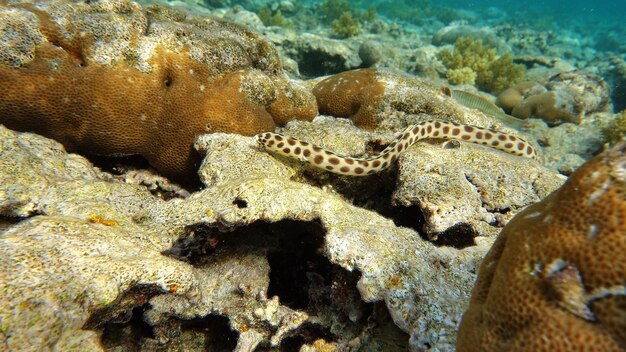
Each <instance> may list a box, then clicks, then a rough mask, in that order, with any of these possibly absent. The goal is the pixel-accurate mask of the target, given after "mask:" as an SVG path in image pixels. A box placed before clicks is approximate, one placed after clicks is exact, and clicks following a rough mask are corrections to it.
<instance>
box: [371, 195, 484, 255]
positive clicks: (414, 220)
mask: <svg viewBox="0 0 626 352" xmlns="http://www.w3.org/2000/svg"><path fill="white" fill-rule="evenodd" d="M383 215H386V216H388V217H390V218H391V219H392V220H393V222H394V224H395V225H396V226H402V227H408V228H411V229H413V230H415V231H417V233H419V234H420V236H421V237H422V238H423V239H424V240H426V241H430V242H431V243H432V244H434V245H435V246H448V247H454V248H456V249H463V248H465V247H469V246H473V245H475V244H476V243H475V241H474V237H476V236H478V232H477V231H476V230H475V229H474V228H473V227H472V226H470V225H469V224H465V223H460V224H456V225H454V226H452V227H450V228H448V229H447V230H446V231H443V232H438V233H430V234H427V233H426V232H425V231H424V225H425V224H426V218H425V217H424V213H423V212H422V210H421V208H420V207H419V206H417V205H411V206H408V207H403V206H399V207H395V208H393V210H392V211H390V212H389V213H388V214H383Z"/></svg>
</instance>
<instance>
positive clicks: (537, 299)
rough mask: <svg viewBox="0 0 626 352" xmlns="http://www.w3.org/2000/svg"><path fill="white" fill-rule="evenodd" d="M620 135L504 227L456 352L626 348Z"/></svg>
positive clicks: (624, 175)
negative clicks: (556, 188)
mask: <svg viewBox="0 0 626 352" xmlns="http://www.w3.org/2000/svg"><path fill="white" fill-rule="evenodd" d="M625 219H626V142H621V143H618V144H617V145H615V146H614V147H613V148H612V149H610V150H608V151H606V152H604V153H602V154H600V155H598V156H596V157H595V158H593V159H592V160H590V161H588V162H587V163H585V164H584V165H583V166H582V167H580V168H579V169H578V170H577V171H576V172H575V173H574V174H572V176H571V177H570V178H569V180H568V181H567V182H566V183H565V184H564V185H563V186H562V187H561V188H560V189H558V190H557V191H555V192H554V193H552V194H551V195H550V196H548V197H547V198H546V199H544V200H543V201H542V202H540V203H537V204H534V205H532V206H529V207H528V208H526V209H525V210H524V211H523V212H521V213H519V214H517V216H516V217H515V218H513V219H512V220H511V222H510V223H509V224H508V225H507V226H506V227H505V228H504V230H503V231H502V233H501V234H500V237H499V238H498V240H497V241H496V242H495V244H494V245H493V247H492V248H491V250H490V251H489V253H488V254H487V256H486V257H485V259H484V261H483V263H482V264H481V268H480V270H479V273H478V280H477V283H476V286H475V288H474V290H473V292H472V299H471V302H470V306H469V308H468V310H467V312H466V313H465V315H464V317H463V320H462V323H461V327H460V331H459V335H458V350H459V351H461V352H463V351H582V350H584V351H623V350H624V349H625V348H626V319H624V318H625V317H626V221H625Z"/></svg>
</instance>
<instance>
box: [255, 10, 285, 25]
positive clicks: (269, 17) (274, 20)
mask: <svg viewBox="0 0 626 352" xmlns="http://www.w3.org/2000/svg"><path fill="white" fill-rule="evenodd" d="M257 15H258V16H259V19H260V20H261V22H263V24H264V25H266V26H279V27H290V26H293V21H292V20H289V19H286V18H285V16H283V13H282V12H281V11H280V9H278V10H276V12H272V10H271V9H270V8H269V7H268V6H267V5H266V6H263V7H261V9H260V10H259V12H258V13H257Z"/></svg>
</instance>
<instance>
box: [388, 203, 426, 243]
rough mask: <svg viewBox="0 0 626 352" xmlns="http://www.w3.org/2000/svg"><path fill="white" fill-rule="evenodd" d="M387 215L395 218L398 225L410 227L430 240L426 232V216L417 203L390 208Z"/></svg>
mask: <svg viewBox="0 0 626 352" xmlns="http://www.w3.org/2000/svg"><path fill="white" fill-rule="evenodd" d="M383 215H386V216H387V217H389V218H391V220H393V223H394V224H395V225H396V226H402V227H408V228H410V229H413V230H415V231H417V233H419V234H420V236H422V238H423V239H425V240H427V241H428V240H429V238H427V237H426V235H425V234H424V230H423V229H424V225H425V224H426V218H425V217H424V213H423V212H422V209H421V208H420V207H419V206H417V205H410V206H408V207H404V206H398V207H394V208H391V209H389V211H388V213H387V214H383Z"/></svg>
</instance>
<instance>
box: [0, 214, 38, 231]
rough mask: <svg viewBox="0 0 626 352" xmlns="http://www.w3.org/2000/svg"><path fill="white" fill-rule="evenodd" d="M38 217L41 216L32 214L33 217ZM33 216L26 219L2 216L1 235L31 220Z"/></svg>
mask: <svg viewBox="0 0 626 352" xmlns="http://www.w3.org/2000/svg"><path fill="white" fill-rule="evenodd" d="M0 210H1V209H0ZM0 212H1V211H0ZM36 215H39V214H32V215H31V216H36ZM31 216H29V217H25V218H19V217H12V216H0V233H2V232H4V231H6V230H8V229H9V228H11V227H13V226H14V225H17V224H19V223H20V222H22V221H24V220H26V219H28V218H30V217H31Z"/></svg>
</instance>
